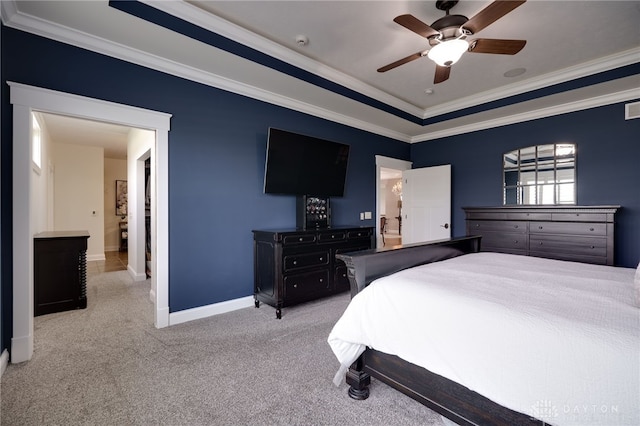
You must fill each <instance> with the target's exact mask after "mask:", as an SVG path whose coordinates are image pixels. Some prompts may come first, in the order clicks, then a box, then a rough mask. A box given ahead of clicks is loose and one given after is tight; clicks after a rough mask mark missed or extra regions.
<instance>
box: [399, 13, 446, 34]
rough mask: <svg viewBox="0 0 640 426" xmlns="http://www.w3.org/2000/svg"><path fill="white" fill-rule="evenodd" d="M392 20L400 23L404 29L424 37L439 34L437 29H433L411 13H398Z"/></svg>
mask: <svg viewBox="0 0 640 426" xmlns="http://www.w3.org/2000/svg"><path fill="white" fill-rule="evenodd" d="M393 22H395V23H397V24H400V25H402V26H403V27H405V28H406V29H408V30H410V31H413V32H414V33H416V34H418V35H421V36H422V37H424V38H429V37H432V36H435V35H438V34H440V32H439V31H436V30H434V29H433V28H431V27H430V26H429V25H427V24H425V23H424V22H422V21H421V20H419V19H418V18H416V17H415V16H413V15H400V16H396V17H395V18H394V19H393Z"/></svg>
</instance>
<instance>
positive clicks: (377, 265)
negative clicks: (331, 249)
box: [336, 236, 481, 297]
mask: <svg viewBox="0 0 640 426" xmlns="http://www.w3.org/2000/svg"><path fill="white" fill-rule="evenodd" d="M480 238H481V237H480V236H471V237H460V238H448V239H446V240H438V241H433V242H429V243H417V244H406V245H403V246H400V247H398V248H394V249H373V250H364V251H358V252H352V253H342V254H337V255H336V258H338V259H340V260H342V261H343V262H344V263H345V264H346V265H347V277H348V278H349V284H350V285H351V297H353V296H355V295H356V294H358V293H359V292H360V291H362V289H364V288H365V287H366V286H367V285H369V283H371V281H373V280H375V279H377V278H380V277H383V276H385V275H389V274H392V273H394V272H398V271H401V270H403V269H407V268H411V267H413V266H418V265H424V264H426V263H431V262H436V261H438V260H445V259H450V258H452V257H456V256H460V255H463V254H467V253H476V252H478V251H480Z"/></svg>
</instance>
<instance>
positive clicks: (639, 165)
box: [411, 104, 640, 267]
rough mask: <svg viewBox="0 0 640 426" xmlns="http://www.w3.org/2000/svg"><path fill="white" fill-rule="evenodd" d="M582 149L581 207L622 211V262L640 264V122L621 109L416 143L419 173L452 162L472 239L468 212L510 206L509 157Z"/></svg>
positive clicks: (456, 196) (459, 228) (456, 200)
mask: <svg viewBox="0 0 640 426" xmlns="http://www.w3.org/2000/svg"><path fill="white" fill-rule="evenodd" d="M558 142H571V143H575V144H577V154H576V155H577V159H576V161H577V170H576V178H577V197H578V200H577V201H578V202H577V204H580V205H605V204H613V205H621V206H622V209H621V210H620V211H619V213H618V214H617V215H616V222H617V224H616V235H615V238H616V244H615V250H616V264H617V265H619V266H627V267H635V266H636V265H637V264H638V260H640V120H638V119H636V120H626V121H625V119H624V104H616V105H610V106H604V107H599V108H593V109H589V110H585V111H578V112H574V113H570V114H563V115H558V116H554V117H549V118H544V119H539V120H534V121H528V122H524V123H518V124H512V125H509V126H503V127H498V128H494V129H488V130H483V131H479V132H473V133H468V134H463V135H458V136H451V137H448V138H443V139H438V140H434V141H426V142H421V143H418V144H413V145H412V147H411V160H412V161H413V167H427V166H434V165H440V164H451V165H452V166H451V168H452V216H453V217H452V222H453V229H452V235H454V236H460V235H464V233H465V223H464V212H463V211H462V207H467V206H499V205H501V204H502V154H504V153H505V152H507V151H511V150H513V149H516V148H522V147H526V146H531V145H540V144H546V143H558Z"/></svg>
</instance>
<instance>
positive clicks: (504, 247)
mask: <svg viewBox="0 0 640 426" xmlns="http://www.w3.org/2000/svg"><path fill="white" fill-rule="evenodd" d="M481 247H482V249H483V250H486V251H496V249H500V251H507V252H509V253H511V252H512V251H513V250H518V253H519V252H520V251H525V252H526V250H527V249H528V248H529V235H527V234H517V233H508V232H500V233H497V232H496V233H494V232H487V233H485V234H482V244H481Z"/></svg>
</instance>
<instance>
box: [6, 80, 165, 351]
mask: <svg viewBox="0 0 640 426" xmlns="http://www.w3.org/2000/svg"><path fill="white" fill-rule="evenodd" d="M8 84H9V86H10V101H11V104H12V106H13V200H12V201H13V203H12V204H13V206H12V207H13V214H12V216H13V242H12V248H13V327H12V328H13V330H12V339H11V362H13V363H17V362H22V361H27V360H29V359H31V356H32V354H33V311H34V309H33V235H34V234H35V232H34V230H35V226H34V222H33V220H32V217H31V212H33V210H34V208H33V206H32V199H31V198H32V193H33V188H32V183H31V173H32V172H33V168H32V146H31V143H30V142H31V129H32V126H31V124H32V112H34V111H39V112H46V113H52V114H59V115H66V116H71V117H77V118H84V119H88V120H96V121H102V122H108V123H115V124H119V125H125V126H130V127H135V128H140V129H148V130H150V131H152V132H153V133H154V141H153V146H152V148H151V152H152V155H151V161H152V165H151V192H152V194H154V195H155V196H154V197H152V198H151V217H152V221H151V223H152V225H153V226H152V229H151V246H152V250H153V253H154V254H155V256H154V257H153V259H152V272H153V273H152V291H153V295H152V299H153V301H154V324H155V326H156V327H158V328H160V327H166V326H168V325H169V290H168V287H169V286H168V276H169V273H168V264H169V256H168V132H169V121H170V117H171V116H170V115H169V114H166V113H160V112H156V111H151V110H145V109H141V108H136V107H131V106H127V105H122V104H116V103H113V102H106V101H101V100H96V99H91V98H86V97H83V96H77V95H71V94H68V93H63V92H57V91H53V90H48V89H42V88H38V87H33V86H27V85H24V84H19V83H14V82H8ZM25 212H27V214H25ZM142 228H144V226H142ZM129 244H131V242H129Z"/></svg>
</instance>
